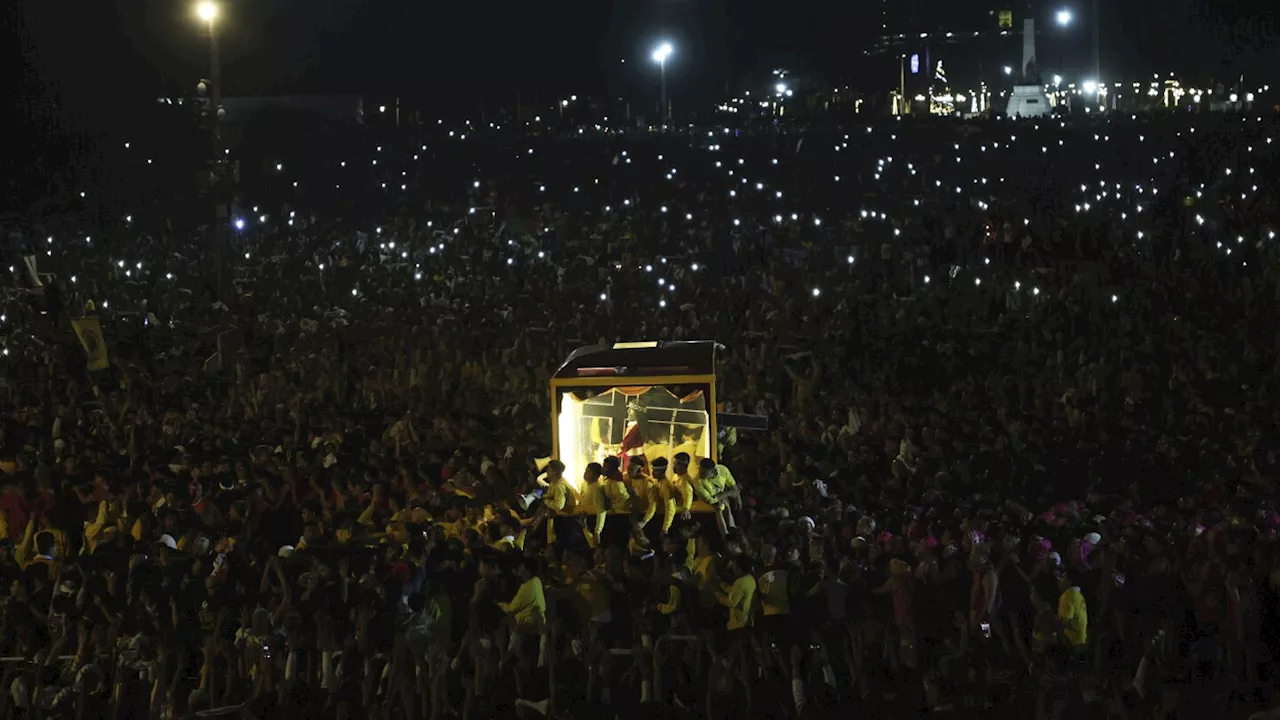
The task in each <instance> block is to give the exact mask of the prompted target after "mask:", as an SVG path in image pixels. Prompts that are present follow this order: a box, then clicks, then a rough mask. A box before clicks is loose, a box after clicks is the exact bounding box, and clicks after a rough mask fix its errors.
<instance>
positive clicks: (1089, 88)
mask: <svg viewBox="0 0 1280 720" xmlns="http://www.w3.org/2000/svg"><path fill="white" fill-rule="evenodd" d="M1084 91H1085V92H1087V93H1095V92H1097V91H1098V83H1097V82H1095V81H1093V80H1085V81H1084Z"/></svg>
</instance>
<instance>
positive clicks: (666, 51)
mask: <svg viewBox="0 0 1280 720" xmlns="http://www.w3.org/2000/svg"><path fill="white" fill-rule="evenodd" d="M673 52H675V48H673V47H672V46H671V43H669V42H664V43H662V44H661V45H659V46H658V47H657V48H655V49H654V51H653V61H654V62H656V63H658V73H659V74H660V75H661V77H662V95H661V96H660V99H659V101H658V113H659V114H660V115H661V116H662V127H663V128H666V127H667V115H668V111H669V108H668V105H667V58H669V57H671V53H673Z"/></svg>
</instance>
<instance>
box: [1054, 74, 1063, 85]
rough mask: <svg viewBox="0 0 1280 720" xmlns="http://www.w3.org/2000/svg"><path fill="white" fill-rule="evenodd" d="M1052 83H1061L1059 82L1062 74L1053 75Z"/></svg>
mask: <svg viewBox="0 0 1280 720" xmlns="http://www.w3.org/2000/svg"><path fill="white" fill-rule="evenodd" d="M1053 84H1054V85H1061V84H1062V76H1061V75H1054V76H1053Z"/></svg>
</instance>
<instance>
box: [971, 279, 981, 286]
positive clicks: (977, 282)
mask: <svg viewBox="0 0 1280 720" xmlns="http://www.w3.org/2000/svg"><path fill="white" fill-rule="evenodd" d="M973 284H974V285H981V284H982V278H974V279H973Z"/></svg>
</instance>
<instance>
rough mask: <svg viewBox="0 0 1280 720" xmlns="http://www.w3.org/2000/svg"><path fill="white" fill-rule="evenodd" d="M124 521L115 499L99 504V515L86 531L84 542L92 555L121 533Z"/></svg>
mask: <svg viewBox="0 0 1280 720" xmlns="http://www.w3.org/2000/svg"><path fill="white" fill-rule="evenodd" d="M123 522H124V520H123V518H122V517H121V512H120V504H119V503H118V502H116V500H115V499H111V500H103V501H102V502H100V503H98V513H97V515H96V516H95V517H94V520H93V522H91V523H89V524H88V526H86V527H85V529H84V541H85V545H86V546H87V548H88V550H89V552H90V553H92V552H93V551H94V550H96V549H97V548H98V545H99V544H100V543H102V542H104V541H105V542H110V541H111V540H113V539H115V537H116V536H117V534H118V533H119V532H120V529H121V527H120V526H121V525H122V524H123Z"/></svg>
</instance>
